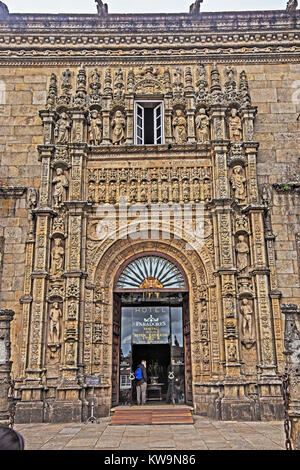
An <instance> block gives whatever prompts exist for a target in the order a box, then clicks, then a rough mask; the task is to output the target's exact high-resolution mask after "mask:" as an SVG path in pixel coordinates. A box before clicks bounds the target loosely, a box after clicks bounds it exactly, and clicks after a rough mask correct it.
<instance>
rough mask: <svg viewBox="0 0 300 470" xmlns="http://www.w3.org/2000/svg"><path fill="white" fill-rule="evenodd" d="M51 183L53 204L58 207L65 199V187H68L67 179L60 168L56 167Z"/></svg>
mask: <svg viewBox="0 0 300 470" xmlns="http://www.w3.org/2000/svg"><path fill="white" fill-rule="evenodd" d="M52 184H53V185H54V193H53V198H54V204H55V207H59V206H60V204H61V203H62V202H64V201H65V200H66V199H67V188H68V187H69V181H68V179H67V177H66V176H65V174H64V170H63V169H62V168H57V169H56V176H55V177H54V179H53V181H52Z"/></svg>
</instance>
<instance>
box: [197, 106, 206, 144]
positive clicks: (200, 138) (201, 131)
mask: <svg viewBox="0 0 300 470" xmlns="http://www.w3.org/2000/svg"><path fill="white" fill-rule="evenodd" d="M195 124H196V137H197V142H200V143H204V142H207V141H208V140H209V117H208V116H207V115H206V111H205V109H204V108H201V109H199V113H198V115H197V116H196V120H195Z"/></svg>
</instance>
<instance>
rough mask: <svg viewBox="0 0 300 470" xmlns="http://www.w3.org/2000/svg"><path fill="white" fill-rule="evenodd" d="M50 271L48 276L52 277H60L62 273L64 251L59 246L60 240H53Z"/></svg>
mask: <svg viewBox="0 0 300 470" xmlns="http://www.w3.org/2000/svg"><path fill="white" fill-rule="evenodd" d="M51 255H52V257H51V260H52V263H51V270H50V274H51V276H54V277H61V276H62V274H63V272H64V255H65V250H64V248H63V247H62V246H61V239H60V238H55V239H54V246H53V248H52V250H51Z"/></svg>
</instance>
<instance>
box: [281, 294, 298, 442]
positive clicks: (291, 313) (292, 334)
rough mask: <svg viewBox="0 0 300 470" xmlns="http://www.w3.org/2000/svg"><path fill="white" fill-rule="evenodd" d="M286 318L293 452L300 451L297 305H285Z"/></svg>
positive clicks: (283, 308)
mask: <svg viewBox="0 0 300 470" xmlns="http://www.w3.org/2000/svg"><path fill="white" fill-rule="evenodd" d="M281 311H282V313H283V314H284V316H285V332H284V348H285V355H286V371H287V373H288V375H289V385H290V386H289V389H290V404H289V410H288V414H289V418H290V423H291V443H292V449H293V450H300V360H299V358H300V331H299V321H300V310H299V309H298V306H297V305H296V304H291V303H287V304H283V305H281Z"/></svg>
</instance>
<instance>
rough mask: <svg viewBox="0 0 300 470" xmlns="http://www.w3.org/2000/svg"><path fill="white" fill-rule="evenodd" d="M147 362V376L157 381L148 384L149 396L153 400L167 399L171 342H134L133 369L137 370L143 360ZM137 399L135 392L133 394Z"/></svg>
mask: <svg viewBox="0 0 300 470" xmlns="http://www.w3.org/2000/svg"><path fill="white" fill-rule="evenodd" d="M143 359H144V360H145V361H146V362H147V366H146V369H147V376H148V377H149V379H150V382H151V379H152V380H153V378H154V380H155V381H156V382H157V384H151V383H149V384H148V390H147V398H148V403H149V402H151V401H155V402H157V401H165V399H166V395H167V391H168V367H169V365H170V363H171V347H170V345H169V344H155V345H151V344H150V345H149V344H146V345H145V344H142V345H141V344H133V345H132V369H133V370H134V371H135V370H136V368H137V367H138V365H139V364H140V363H141V361H142V360H143ZM133 399H135V393H134V394H133Z"/></svg>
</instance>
